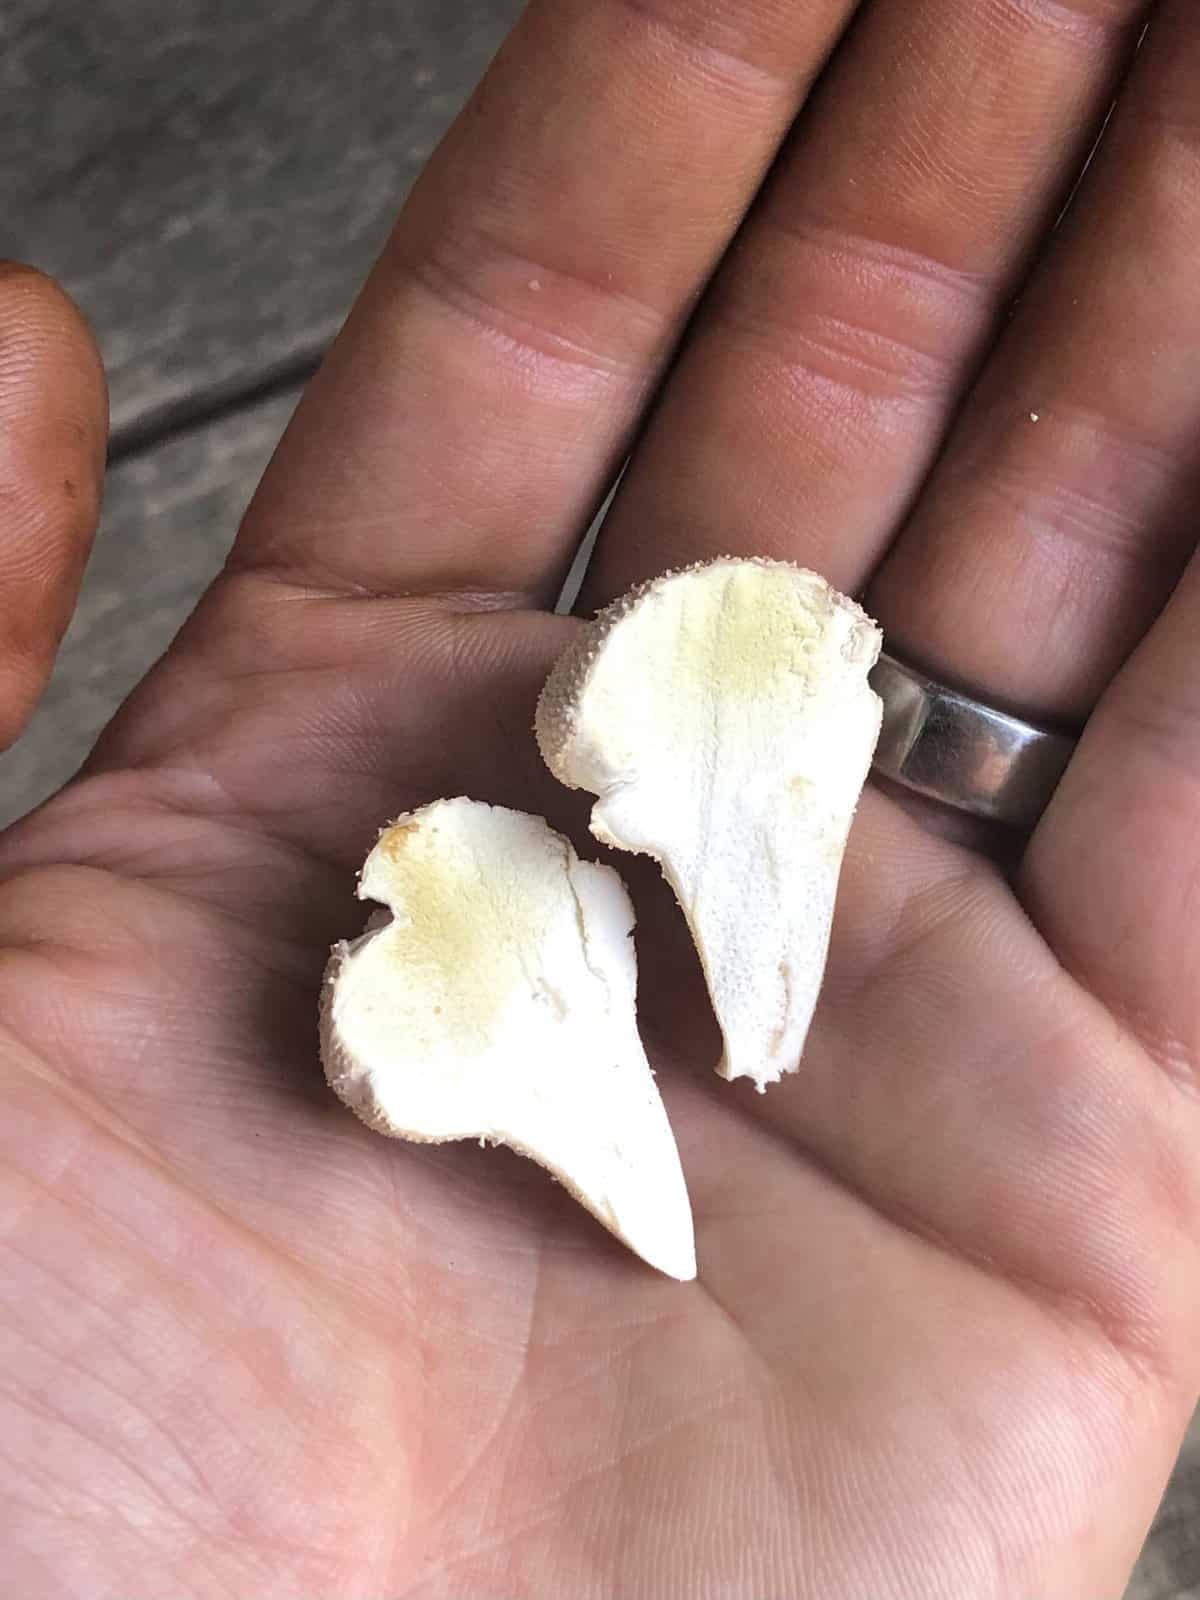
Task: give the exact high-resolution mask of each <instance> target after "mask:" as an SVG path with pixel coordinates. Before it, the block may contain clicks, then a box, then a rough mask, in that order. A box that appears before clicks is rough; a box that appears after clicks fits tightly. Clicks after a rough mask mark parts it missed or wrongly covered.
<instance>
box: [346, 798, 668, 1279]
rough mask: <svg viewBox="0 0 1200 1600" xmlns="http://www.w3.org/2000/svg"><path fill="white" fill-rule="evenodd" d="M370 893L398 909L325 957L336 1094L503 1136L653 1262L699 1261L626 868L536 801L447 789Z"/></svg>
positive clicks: (401, 824) (377, 873) (409, 827)
mask: <svg viewBox="0 0 1200 1600" xmlns="http://www.w3.org/2000/svg"><path fill="white" fill-rule="evenodd" d="M358 892H359V896H360V898H362V899H364V900H373V901H377V902H378V903H379V904H380V905H381V906H383V907H386V908H387V911H388V912H390V913H391V920H390V921H387V922H386V923H385V924H384V925H382V926H372V924H368V931H367V932H366V933H365V934H364V935H363V936H362V937H361V938H360V939H357V940H355V941H354V942H353V943H350V944H342V945H339V946H338V947H337V948H336V949H335V950H334V952H333V956H332V959H331V961H330V964H329V969H328V973H327V975H326V982H325V990H324V999H323V1006H322V1026H321V1039H322V1057H323V1060H324V1063H325V1072H326V1076H327V1077H328V1079H329V1082H330V1084H331V1086H332V1087H333V1089H334V1090H335V1091H336V1093H337V1094H338V1095H339V1096H340V1097H341V1098H342V1099H343V1100H344V1101H345V1102H346V1104H347V1105H348V1106H350V1107H351V1108H352V1109H353V1110H354V1111H355V1112H357V1113H358V1115H359V1116H361V1117H362V1118H363V1120H364V1121H366V1122H368V1123H369V1124H370V1125H371V1126H373V1127H375V1128H378V1129H380V1130H381V1131H382V1132H384V1133H388V1134H392V1135H394V1136H396V1137H399V1138H402V1139H411V1140H416V1141H420V1142H443V1141H447V1140H454V1139H467V1138H474V1139H481V1140H487V1141H491V1142H495V1143H498V1144H506V1145H508V1146H510V1147H511V1148H512V1149H513V1150H516V1151H518V1152H520V1153H521V1154H522V1155H525V1156H529V1157H531V1158H532V1159H533V1160H534V1161H537V1162H539V1163H540V1164H541V1165H542V1166H544V1167H546V1168H547V1169H548V1170H549V1171H550V1172H551V1173H552V1174H553V1175H554V1176H555V1177H556V1178H557V1179H558V1180H559V1181H560V1182H561V1183H563V1184H564V1185H565V1186H566V1187H567V1188H568V1189H569V1190H570V1191H571V1193H572V1194H573V1195H575V1197H576V1198H577V1199H578V1200H579V1201H580V1202H581V1203H582V1204H583V1205H584V1206H586V1207H587V1209H588V1210H589V1211H590V1212H592V1214H593V1215H594V1216H596V1217H597V1218H598V1219H599V1220H600V1221H601V1222H602V1223H603V1224H604V1225H605V1227H607V1228H609V1229H611V1231H612V1232H613V1233H614V1234H616V1235H617V1237H618V1238H620V1239H622V1240H624V1242H625V1243H626V1244H627V1245H628V1246H629V1247H630V1249H631V1250H633V1251H635V1252H636V1253H637V1254H638V1255H639V1256H641V1257H642V1258H643V1259H644V1260H646V1261H647V1262H649V1263H650V1264H651V1265H652V1266H655V1267H657V1268H658V1269H659V1270H660V1271H662V1272H665V1273H667V1274H669V1275H670V1276H671V1277H675V1278H680V1279H689V1278H694V1277H695V1275H696V1259H695V1245H694V1237H693V1228H692V1214H691V1206H690V1203H689V1201H688V1195H687V1189H686V1186H685V1184H684V1178H683V1172H682V1169H681V1167H680V1163H679V1153H678V1150H677V1148H676V1144H675V1139H674V1135H673V1134H672V1132H671V1127H670V1124H669V1123H668V1121H667V1115H666V1111H665V1109H664V1107H663V1103H662V1099H661V1097H660V1095H659V1092H658V1087H657V1085H656V1083H655V1081H654V1075H653V1073H652V1072H651V1069H650V1066H649V1063H648V1062H647V1060H646V1055H645V1052H644V1050H643V1048H642V1044H641V1040H640V1039H639V1037H638V1031H637V1022H636V1009H635V1008H636V988H637V972H636V964H635V957H634V951H633V943H632V940H631V938H630V934H631V932H632V929H633V924H634V916H633V908H632V906H631V905H630V902H629V897H628V895H627V894H626V892H625V889H624V887H623V885H622V884H621V881H620V879H619V877H618V876H617V874H616V873H615V872H613V871H612V870H611V869H610V868H608V867H603V866H597V865H594V864H592V863H589V862H585V861H581V860H580V858H579V857H578V856H577V855H576V853H575V851H574V850H573V849H572V847H571V845H570V843H569V842H568V841H567V840H566V839H564V838H562V837H560V836H559V835H558V834H556V833H554V832H553V831H552V830H551V829H550V828H549V827H548V826H547V825H546V823H545V822H543V821H541V820H540V819H539V818H536V817H530V816H526V815H524V814H522V813H520V812H515V811H507V810H503V809H501V808H499V807H494V806H488V805H483V804H480V803H478V802H475V801H471V800H465V799H457V800H441V801H438V802H436V803H435V804H433V805H430V806H427V807H425V808H424V809H423V810H421V811H417V812H414V813H412V814H411V815H410V816H406V817H402V818H401V819H400V820H399V821H397V822H396V823H394V824H393V825H392V826H391V827H389V828H387V829H386V830H385V831H384V832H383V834H381V836H380V838H379V841H378V843H377V844H376V846H375V848H374V849H373V850H372V851H371V854H370V855H369V857H368V858H367V861H366V865H365V866H364V867H363V870H362V874H361V878H360V882H359V890H358ZM374 920H375V919H373V921H374ZM380 920H381V921H382V919H380Z"/></svg>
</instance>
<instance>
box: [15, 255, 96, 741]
mask: <svg viewBox="0 0 1200 1600" xmlns="http://www.w3.org/2000/svg"><path fill="white" fill-rule="evenodd" d="M107 440H108V394H107V389H106V386H105V382H104V370H103V367H102V366H101V362H100V355H99V352H98V351H97V349H96V342H95V340H94V339H93V337H92V334H91V331H90V329H89V328H88V326H87V323H86V322H85V321H84V318H83V316H82V314H81V313H80V312H79V311H78V310H77V309H76V307H75V305H74V303H73V302H72V301H71V300H70V299H69V298H68V297H67V296H66V294H64V293H63V291H62V290H61V289H59V288H58V287H57V285H56V284H54V283H52V282H51V281H50V280H49V279H48V278H45V277H43V276H42V275H41V273H39V272H35V271H34V270H33V269H32V268H30V267H22V266H15V265H12V264H9V263H6V262H0V750H3V749H5V748H6V747H7V746H8V745H10V744H11V743H12V742H13V740H14V739H16V737H17V735H18V734H19V733H20V731H21V729H22V728H23V727H24V726H25V723H26V722H27V721H28V719H29V716H30V714H31V713H32V711H33V708H34V706H35V705H36V704H37V701H38V698H39V696H40V695H41V692H42V690H43V688H44V687H45V684H46V680H47V678H48V677H49V676H50V669H51V667H52V666H53V665H54V656H55V652H56V651H57V649H58V644H59V641H60V639H61V638H62V635H63V632H64V630H65V629H66V626H67V623H68V622H69V621H70V618H71V613H72V611H73V610H74V606H75V600H76V596H77V595H78V592H79V581H80V578H81V577H82V575H83V568H84V565H85V563H86V561H87V556H88V551H89V550H90V548H91V544H92V539H93V536H94V535H95V532H96V522H97V519H98V516H99V512H100V495H101V489H102V486H103V482H104V457H105V448H106V445H107Z"/></svg>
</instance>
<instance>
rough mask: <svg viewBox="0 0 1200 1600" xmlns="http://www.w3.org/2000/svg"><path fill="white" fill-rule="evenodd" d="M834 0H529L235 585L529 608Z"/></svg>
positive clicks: (378, 284) (421, 194) (382, 266)
mask: <svg viewBox="0 0 1200 1600" xmlns="http://www.w3.org/2000/svg"><path fill="white" fill-rule="evenodd" d="M852 5H853V0H808V3H806V4H804V5H801V6H797V5H793V4H785V3H782V0H752V3H745V0H739V3H736V4H735V3H733V0H728V3H717V4H714V3H713V0H534V3H533V4H532V5H531V6H530V8H529V10H528V12H527V13H526V15H525V17H524V19H523V20H522V22H521V23H520V24H519V26H518V27H517V29H516V31H515V33H514V34H513V36H512V38H511V39H510V40H509V42H508V44H507V45H506V47H505V48H504V49H503V50H502V52H501V54H500V56H499V57H498V59H497V61H496V63H495V64H494V66H493V68H492V70H491V72H490V73H489V74H488V76H487V78H486V79H485V81H484V83H483V85H482V86H481V88H480V90H479V91H478V93H477V94H476V95H475V97H474V99H473V100H472V102H471V103H470V105H469V106H468V108H467V110H466V111H465V112H464V114H463V116H462V117H461V118H460V119H459V122H458V123H457V125H456V127H455V128H454V130H453V131H452V132H451V134H450V136H449V138H448V139H447V141H446V143H445V145H444V146H443V148H442V149H441V150H440V152H439V153H438V155H437V156H436V157H435V159H434V161H433V163H432V164H431V166H430V168H429V170H428V172H427V173H426V175H425V177H424V179H423V180H422V182H421V183H420V184H419V185H418V188H417V190H416V191H415V193H414V195H413V196H412V198H411V200H410V202H409V204H408V205H407V206H406V208H405V210H404V213H403V215H402V217H401V220H400V223H399V225H398V227H397V230H396V232H395V235H394V237H393V239H392V241H391V243H390V245H389V247H388V249H387V251H386V252H385V254H384V256H383V258H382V260H381V261H380V263H379V265H378V267H377V269H376V271H375V272H374V274H373V276H372V278H371V280H370V282H369V284H368V286H367V289H366V291H365V293H364V295H363V297H362V298H361V300H360V302H359V304H358V306H357V307H356V309H355V311H354V313H353V315H352V317H351V319H350V322H349V324H348V326H347V327H346V329H345V331H344V332H343V334H342V336H341V338H340V339H339V340H338V342H337V345H336V348H335V349H334V351H333V353H332V355H331V356H330V358H329V360H328V361H327V362H326V364H325V366H324V368H323V370H322V372H321V373H320V374H319V376H318V377H317V379H316V380H315V381H314V383H313V384H312V386H311V388H310V391H309V393H308V395H307V397H306V399H305V401H304V404H303V405H302V407H301V409H300V412H299V415H298V416H297V418H296V420H295V422H294V423H293V425H292V427H291V429H290V430H289V432H288V436H287V438H286V440H285V441H284V443H283V446H282V448H281V449H280V451H279V454H278V456H277V459H276V461H275V463H274V464H273V466H272V468H271V470H270V472H269V473H268V475H267V478H266V481H265V483H264V485H263V488H262V490H261V492H260V494H259V496H258V497H257V499H256V501H255V504H254V506H253V508H252V510H251V512H250V515H249V517H248V519H247V523H246V526H245V528H244V530H243V534H242V537H241V540H240V543H239V546H238V550H237V552H236V554H235V566H242V567H247V566H248V567H252V568H256V569H259V570H261V569H264V568H270V569H273V570H275V571H276V572H282V573H284V574H285V575H287V576H290V577H294V578H296V579H298V580H300V581H303V582H305V583H308V584H316V585H327V586H331V587H334V588H336V589H345V588H355V589H359V590H361V589H364V588H366V589H370V590H383V591H388V592H391V593H397V592H412V591H414V590H418V589H419V590H422V591H425V592H447V591H449V592H464V591H478V592H483V593H486V594H500V595H509V594H511V595H522V596H524V595H527V594H536V595H538V596H547V595H550V594H552V593H553V591H554V585H555V581H556V579H557V578H558V577H559V576H560V574H561V573H562V572H563V570H564V569H565V566H566V564H567V562H568V561H569V559H570V555H571V553H572V549H573V546H574V544H575V542H577V539H578V537H579V535H580V534H581V533H582V531H583V529H584V528H585V527H586V525H587V521H588V518H589V516H590V514H591V512H592V511H593V510H594V509H595V507H596V505H597V503H598V502H599V500H600V498H601V497H602V495H603V492H604V490H605V488H606V487H607V484H608V482H609V481H610V479H611V476H612V474H613V472H614V470H615V467H616V465H617V463H618V461H619V460H620V457H621V455H622V452H623V450H624V448H625V446H626V443H627V440H628V437H629V434H630V431H631V429H632V428H633V426H634V423H635V422H636V420H637V418H638V415H639V412H640V410H641V407H642V405H643V403H644V400H645V398H646V395H647V393H648V392H649V390H650V388H651V386H652V385H653V383H654V382H655V380H656V377H657V375H658V373H659V371H660V369H661V368H662V366H663V363H664V362H665V360H666V359H667V356H668V355H669V353H670V352H671V350H672V348H673V346H674V344H675V341H676V339H677V337H678V334H679V330H680V327H681V325H682V322H683V320H684V319H685V317H686V316H687V314H688V312H689V311H690V309H691V307H692V305H693V303H694V300H695V297H696V294H697V292H698V291H699V289H700V288H701V286H702V285H703V283H704V282H705V280H706V278H707V276H708V274H709V273H710V271H711V269H712V267H713V265H714V263H715V262H716V260H717V259H718V258H719V256H720V254H721V252H722V250H723V249H724V247H725V245H726V243H727V242H728V240H729V238H730V236H731V234H732V232H733V231H734V229H735V228H736V226H737V224H738V222H739V221H740V219H741V216H742V215H743V212H744V210H745V207H746V205H747V204H748V202H749V200H750V198H751V196H752V195H753V193H754V191H755V189H756V188H757V186H758V184H759V182H760V181H761V178H762V175H763V173H764V171H765V169H766V167H767V166H768V164H769V163H770V161H771V159H772V157H773V155H774V153H775V150H776V148H777V146H778V144H779V141H780V140H781V138H782V137H783V134H784V133H785V131H786V129H787V127H788V124H789V122H790V121H791V119H792V117H793V115H794V113H795V110H796V106H797V104H798V102H799V101H800V99H801V98H802V97H803V94H804V91H805V88H806V86H807V84H808V83H809V82H810V80H811V79H812V78H813V76H814V75H815V74H816V72H817V71H818V69H819V68H820V66H821V64H822V62H823V60H824V58H825V56H826V55H827V53H828V51H829V49H830V46H831V44H832V41H833V40H834V39H835V37H836V35H837V33H838V31H839V29H840V28H841V26H842V24H843V22H844V20H845V15H846V13H847V12H848V11H849V10H850V9H852Z"/></svg>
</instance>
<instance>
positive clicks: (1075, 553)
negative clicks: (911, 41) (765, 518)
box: [868, 0, 1200, 721]
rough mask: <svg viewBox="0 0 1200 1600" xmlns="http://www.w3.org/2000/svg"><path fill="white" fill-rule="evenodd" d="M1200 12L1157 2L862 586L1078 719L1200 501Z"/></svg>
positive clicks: (904, 627)
mask: <svg viewBox="0 0 1200 1600" xmlns="http://www.w3.org/2000/svg"><path fill="white" fill-rule="evenodd" d="M1197 83H1200V13H1197V11H1196V9H1195V6H1194V4H1193V3H1192V0H1168V3H1166V4H1164V5H1163V6H1162V7H1161V8H1160V9H1159V11H1158V12H1157V13H1156V15H1155V17H1154V20H1153V22H1152V23H1151V27H1150V31H1149V33H1148V35H1147V38H1146V42H1145V45H1144V48H1143V50H1142V52H1141V54H1140V56H1139V58H1138V60H1137V62H1136V64H1135V67H1134V69H1133V73H1132V75H1131V79H1130V83H1129V86H1128V89H1127V92H1126V93H1125V94H1124V95H1123V97H1122V100H1121V104H1120V106H1119V108H1118V110H1117V113H1116V115H1115V117H1114V119H1113V122H1112V124H1111V127H1110V130H1109V133H1108V135H1107V136H1106V138H1105V141H1104V144H1103V146H1102V148H1101V151H1100V153H1099V155H1098V158H1097V161H1096V163H1095V164H1094V166H1093V168H1092V169H1091V171H1090V172H1089V174H1088V178H1087V180H1086V183H1085V186H1084V188H1083V190H1082V191H1081V194H1080V196H1079V199H1078V202H1077V203H1076V205H1075V207H1074V208H1073V210H1072V213H1071V215H1070V217H1069V218H1068V219H1067V223H1066V225H1065V227H1064V229H1063V231H1062V234H1061V237H1060V239H1059V241H1058V243H1057V246H1056V248H1055V251H1054V253H1053V255H1052V257H1051V258H1050V260H1049V261H1048V263H1047V265H1046V267H1045V268H1044V270H1043V271H1042V272H1041V273H1040V275H1039V276H1038V277H1037V278H1036V279H1035V281H1034V282H1033V284H1032V285H1031V288H1030V291H1029V293H1028V294H1027V296H1026V297H1025V299H1024V301H1023V303H1022V305H1021V307H1020V309H1019V312H1018V314H1017V316H1016V319H1015V320H1014V322H1013V324H1012V326H1011V328H1010V330H1009V332H1008V335H1007V337H1006V338H1005V340H1004V342H1003V344H1002V346H1001V347H1000V349H999V351H998V352H997V355H996V357H995V358H994V359H993V361H992V362H991V364H990V366H989V368H988V371H987V373H986V374H985V376H984V378H983V380H982V382H981V383H980V385H979V387H978V389H977V391H976V392H975V394H974V395H973V396H972V398H971V401H970V403H969V405H968V407H967V409H966V411H965V413H964V414H963V417H962V419H961V421H960V423H959V425H958V427H957V429H956V431H955V433H954V435H953V437H952V439H951V441H950V445H949V448H948V450H947V452H946V454H945V456H944V457H943V459H942V462H941V463H940V465H939V467H938V469H937V471H936V472H935V474H934V477H933V479H932V481H931V483H930V485H929V487H928V489H927V491H926V493H925V494H924V495H923V497H922V499H921V501H920V504H919V506H918V507H917V510H916V512H915V514H914V515H913V517H912V518H911V520H910V521H909V523H908V525H907V527H906V528H905V530H904V532H903V533H902V535H901V537H900V539H899V540H898V541H897V543H896V545H895V546H894V547H893V549H892V551H891V553H890V554H889V556H888V558H887V559H886V561H885V563H884V565H883V567H882V569H881V570H880V572H879V574H878V575H877V577H876V580H875V582H874V584H873V585H872V587H871V590H870V592H869V601H868V603H869V605H870V606H871V607H872V608H873V609H874V610H875V612H876V614H877V615H878V616H879V617H880V619H881V621H882V622H883V624H884V628H885V630H886V631H887V633H888V636H889V638H890V639H891V640H892V641H893V643H894V644H895V646H896V647H897V648H898V649H899V650H900V652H901V653H902V654H906V655H910V656H913V657H915V658H916V659H917V660H919V662H920V663H921V665H923V666H924V667H926V668H927V669H928V670H930V671H932V672H933V673H935V674H941V675H944V676H950V677H951V678H953V679H956V680H959V681H960V682H964V683H965V684H966V685H968V686H969V687H970V688H971V690H972V692H976V693H980V694H982V695H984V696H985V697H987V698H991V699H994V700H997V701H999V702H1002V703H1008V704H1011V705H1013V706H1015V707H1016V708H1017V709H1018V710H1021V711H1024V712H1026V713H1027V714H1030V715H1040V716H1044V717H1049V718H1052V719H1053V718H1060V719H1066V720H1071V721H1076V720H1082V719H1083V718H1084V717H1086V716H1087V714H1088V713H1089V712H1090V710H1091V708H1092V706H1093V705H1094V704H1095V702H1096V700H1097V699H1098V697H1099V695H1100V694H1101V692H1102V691H1103V689H1104V688H1105V686H1106V685H1107V683H1108V682H1109V680H1110V679H1111V678H1112V676H1113V674H1114V673H1115V672H1116V670H1117V668H1118V667H1119V666H1120V665H1121V663H1122V661H1123V660H1124V659H1125V657H1126V656H1127V655H1128V654H1129V652H1130V651H1131V650H1132V648H1133V647H1134V646H1135V645H1136V643H1137V642H1138V640H1139V639H1140V638H1141V636H1142V635H1143V633H1144V632H1145V631H1146V629H1147V627H1148V626H1149V625H1150V623H1151V622H1152V621H1153V620H1154V618H1155V616H1156V615H1157V614H1158V612H1159V610H1160V609H1161V607H1162V605H1163V603H1164V602H1165V600H1166V599H1167V597H1168V596H1169V594H1170V592H1171V590H1172V589H1173V588H1174V586H1175V583H1176V582H1177V580H1178V577H1179V575H1180V572H1181V571H1182V568H1183V566H1184V565H1185V563H1186V561H1187V558H1188V555H1189V554H1190V552H1191V549H1192V547H1193V545H1194V543H1195V539H1196V524H1195V506H1196V503H1197V497H1198V495H1200V384H1198V383H1197V380H1196V352H1197V347H1198V341H1200V276H1198V274H1197V270H1196V248H1197V243H1198V241H1200V123H1198V122H1197V116H1196V106H1197V91H1196V85H1197Z"/></svg>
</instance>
